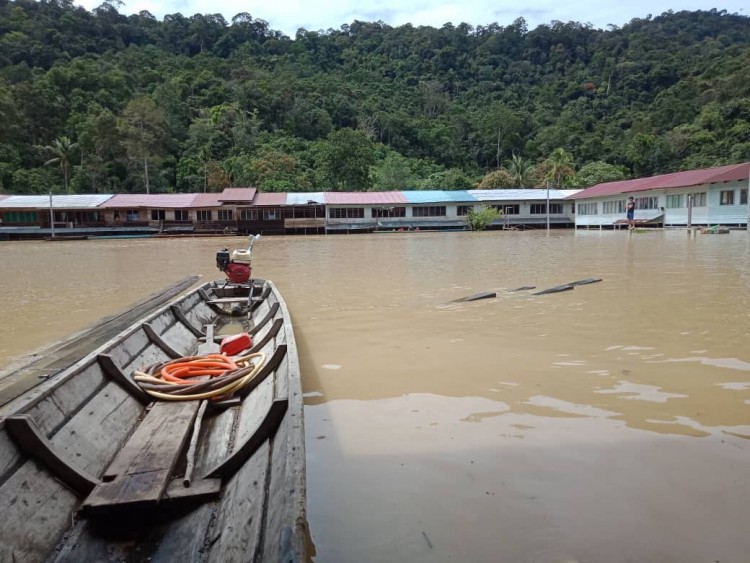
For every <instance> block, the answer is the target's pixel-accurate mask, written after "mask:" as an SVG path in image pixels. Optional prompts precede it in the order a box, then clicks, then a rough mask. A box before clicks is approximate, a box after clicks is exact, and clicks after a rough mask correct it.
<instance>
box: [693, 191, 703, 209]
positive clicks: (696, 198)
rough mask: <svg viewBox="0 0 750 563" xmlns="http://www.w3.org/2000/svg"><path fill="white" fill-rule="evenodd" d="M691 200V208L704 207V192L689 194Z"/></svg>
mask: <svg viewBox="0 0 750 563" xmlns="http://www.w3.org/2000/svg"><path fill="white" fill-rule="evenodd" d="M690 197H692V198H693V207H706V192H696V193H694V194H690Z"/></svg>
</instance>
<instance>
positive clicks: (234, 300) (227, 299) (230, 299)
mask: <svg viewBox="0 0 750 563" xmlns="http://www.w3.org/2000/svg"><path fill="white" fill-rule="evenodd" d="M253 300H254V298H253ZM248 301H249V300H248V298H247V297H219V298H216V299H211V300H209V301H207V303H214V304H216V305H224V304H227V303H247V302H248Z"/></svg>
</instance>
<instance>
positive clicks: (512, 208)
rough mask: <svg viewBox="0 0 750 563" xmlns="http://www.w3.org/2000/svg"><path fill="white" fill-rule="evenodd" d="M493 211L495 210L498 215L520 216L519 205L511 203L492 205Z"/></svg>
mask: <svg viewBox="0 0 750 563" xmlns="http://www.w3.org/2000/svg"><path fill="white" fill-rule="evenodd" d="M492 208H493V209H497V210H498V211H499V212H500V213H503V214H504V215H520V214H521V205H520V204H518V203H511V204H506V205H502V204H500V205H493V206H492Z"/></svg>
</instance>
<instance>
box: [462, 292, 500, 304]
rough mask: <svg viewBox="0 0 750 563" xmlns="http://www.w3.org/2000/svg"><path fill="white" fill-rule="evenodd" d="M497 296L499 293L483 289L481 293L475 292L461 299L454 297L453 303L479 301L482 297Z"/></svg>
mask: <svg viewBox="0 0 750 563" xmlns="http://www.w3.org/2000/svg"><path fill="white" fill-rule="evenodd" d="M494 297H497V293H495V292H494V291H483V292H481V293H475V294H474V295H467V296H466V297H461V298H460V299H454V300H453V301H451V303H463V302H464V301H479V300H480V299H492V298H494Z"/></svg>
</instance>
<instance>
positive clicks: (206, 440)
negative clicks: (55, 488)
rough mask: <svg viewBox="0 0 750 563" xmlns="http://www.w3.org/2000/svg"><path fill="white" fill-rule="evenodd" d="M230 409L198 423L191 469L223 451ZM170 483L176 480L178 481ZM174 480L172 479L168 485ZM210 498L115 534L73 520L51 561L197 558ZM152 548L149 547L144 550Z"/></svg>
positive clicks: (209, 517)
mask: <svg viewBox="0 0 750 563" xmlns="http://www.w3.org/2000/svg"><path fill="white" fill-rule="evenodd" d="M235 412H236V409H229V410H226V411H224V412H222V413H220V414H217V415H216V416H214V417H209V418H207V419H206V421H205V423H204V424H203V425H202V427H201V439H200V440H199V442H198V443H199V446H198V449H197V452H196V473H197V474H203V473H204V472H205V470H206V468H207V467H209V466H213V465H215V464H216V463H218V462H219V461H220V460H222V459H224V457H225V456H226V454H227V450H228V447H229V437H230V436H231V433H232V428H233V426H234V419H235ZM172 483H175V482H174V481H173V482H172ZM176 483H177V484H178V485H179V486H180V487H181V486H182V482H181V481H179V480H178V481H176ZM175 486H177V485H175V484H170V485H169V487H175ZM169 487H168V489H167V492H169V490H170V488H169ZM162 500H164V499H162ZM216 502H217V501H213V502H212V501H210V500H209V501H208V502H204V503H203V504H200V505H199V506H197V507H195V508H193V509H192V510H188V511H187V513H183V512H178V513H177V514H174V518H173V519H169V520H168V521H167V522H165V523H161V524H158V523H155V522H145V523H142V525H140V526H133V528H132V529H130V530H128V531H127V532H125V533H123V532H122V531H120V533H119V534H118V535H117V536H116V537H110V536H106V535H103V534H102V533H101V531H100V530H99V531H98V530H96V526H95V523H92V522H90V521H89V520H88V519H84V520H82V521H79V522H78V523H76V526H75V528H74V530H73V531H72V533H71V534H70V535H69V536H68V537H67V538H66V541H65V543H64V545H63V546H62V548H61V550H60V553H59V554H57V556H56V558H55V559H54V561H57V562H62V561H66V562H72V563H79V562H80V561H112V562H120V561H141V560H145V559H146V558H148V560H149V561H151V562H152V563H157V562H165V563H171V562H173V561H195V560H197V559H201V555H200V554H201V553H202V552H203V551H204V550H206V549H207V547H206V543H207V538H208V534H209V530H210V528H211V523H212V522H213V521H214V519H215V513H216ZM153 538H159V539H158V545H154V543H155V542H154V541H153ZM152 549H153V552H151V553H148V551H149V550H152Z"/></svg>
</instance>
